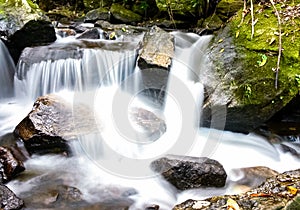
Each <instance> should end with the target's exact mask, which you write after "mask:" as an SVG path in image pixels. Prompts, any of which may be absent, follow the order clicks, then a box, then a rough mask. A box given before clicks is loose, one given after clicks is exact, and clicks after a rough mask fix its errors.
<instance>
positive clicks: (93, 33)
mask: <svg viewBox="0 0 300 210" xmlns="http://www.w3.org/2000/svg"><path fill="white" fill-rule="evenodd" d="M101 33H102V32H101V31H100V29H98V28H93V29H89V30H87V31H85V32H84V33H82V34H81V35H80V36H78V37H77V39H100V37H101Z"/></svg>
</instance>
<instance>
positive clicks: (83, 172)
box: [0, 32, 299, 210]
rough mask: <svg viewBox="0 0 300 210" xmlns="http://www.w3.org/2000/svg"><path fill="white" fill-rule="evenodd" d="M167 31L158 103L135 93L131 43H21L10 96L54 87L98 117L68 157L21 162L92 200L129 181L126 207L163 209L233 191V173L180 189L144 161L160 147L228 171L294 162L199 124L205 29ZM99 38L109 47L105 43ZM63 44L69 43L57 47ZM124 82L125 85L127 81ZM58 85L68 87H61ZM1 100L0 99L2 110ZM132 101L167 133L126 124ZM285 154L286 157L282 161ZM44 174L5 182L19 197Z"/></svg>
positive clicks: (259, 143)
mask: <svg viewBox="0 0 300 210" xmlns="http://www.w3.org/2000/svg"><path fill="white" fill-rule="evenodd" d="M173 35H174V36H175V43H176V47H175V57H174V59H173V63H172V67H171V71H170V73H169V80H168V84H166V85H167V88H166V90H165V92H166V93H165V103H164V105H161V104H160V105H158V106H157V104H155V105H153V103H148V102H149V101H152V102H153V99H152V98H150V99H149V98H148V99H147V100H144V97H145V96H142V97H141V96H140V94H139V93H140V89H141V86H142V85H141V84H140V82H139V81H138V80H140V79H141V77H140V76H141V75H140V73H141V72H140V71H141V70H139V69H138V68H136V67H135V61H136V57H137V52H136V50H135V48H134V47H132V46H131V47H129V48H126V47H123V48H124V49H122V50H121V49H120V47H119V48H116V49H117V50H118V51H113V50H109V49H110V48H115V47H116V46H117V45H118V44H113V42H103V41H102V42H99V43H101V44H99V43H98V42H96V41H89V42H87V41H74V40H71V41H68V42H65V41H63V39H60V40H59V42H57V43H54V44H53V45H52V46H51V47H50V48H49V49H50V50H49V52H48V54H44V55H43V56H41V57H43V59H40V58H39V59H37V60H36V61H34V60H30V59H33V58H34V56H30V55H32V54H31V53H41V52H43V53H45V49H44V48H38V49H39V50H40V51H39V50H37V48H35V50H32V51H30V49H27V50H25V51H24V52H23V55H22V56H23V57H22V58H21V60H20V62H19V64H18V69H17V71H16V75H15V90H16V93H17V94H20V93H23V94H20V95H19V96H20V97H19V98H16V100H20V99H21V98H23V97H24V98H29V99H30V100H31V101H30V103H27V105H29V107H30V106H32V104H31V103H32V102H33V101H32V100H34V99H35V98H36V97H38V96H40V95H43V94H46V93H53V92H57V94H59V95H61V96H63V97H64V98H65V99H67V100H69V101H70V102H71V103H74V104H76V103H84V104H85V105H88V106H89V107H91V108H92V109H93V112H94V116H95V118H96V120H97V121H99V125H101V126H99V128H98V129H99V130H98V132H95V133H90V134H89V135H83V136H78V140H79V141H73V142H72V148H73V150H74V154H75V156H74V157H70V158H65V157H61V156H35V157H32V158H31V159H29V160H28V161H27V162H26V163H25V166H26V170H27V171H30V170H32V171H39V172H41V171H42V172H43V173H45V174H50V175H51V176H54V177H57V178H58V179H63V180H66V177H70V178H69V179H67V180H66V182H67V183H68V185H70V186H74V187H76V188H78V189H79V190H80V191H81V192H82V194H83V196H84V198H85V200H87V201H88V202H90V203H96V202H101V201H104V200H105V195H102V196H101V195H99V193H95V191H97V190H103V188H104V189H105V187H106V186H112V185H113V186H123V187H130V188H134V189H135V191H136V193H132V194H133V195H131V196H129V197H130V198H132V199H133V200H134V201H135V202H134V204H132V205H131V207H130V209H132V210H135V209H145V207H147V206H150V205H151V204H158V205H159V206H160V209H162V210H164V209H166V210H169V209H171V208H172V207H173V206H174V205H175V204H176V203H178V202H182V201H184V200H186V199H190V198H204V197H208V196H212V195H217V194H224V193H233V192H234V191H232V188H231V186H230V183H231V182H234V180H235V179H236V177H234V176H233V175H231V174H230V173H229V177H228V180H229V181H228V183H229V184H228V186H225V187H224V188H221V189H219V190H216V189H213V190H212V189H202V190H200V189H195V190H187V191H183V192H178V191H177V190H174V188H173V187H172V186H171V185H170V184H169V183H167V182H165V181H164V180H162V179H161V178H160V176H157V175H156V174H155V173H153V172H152V171H151V170H150V168H149V164H150V163H151V161H152V160H154V159H157V158H159V157H161V156H164V155H165V154H169V153H171V154H179V155H191V156H196V157H197V156H202V155H203V154H208V155H209V157H210V158H213V159H216V160H218V161H220V162H221V163H222V164H223V165H224V167H225V170H226V171H227V172H229V171H230V170H231V169H232V168H241V167H247V166H257V165H265V166H268V167H270V168H273V169H275V170H278V171H280V172H283V171H285V170H289V169H293V164H294V166H295V168H298V165H299V162H298V161H297V160H296V159H294V158H293V157H292V156H290V155H288V154H281V153H279V152H278V151H277V150H276V148H275V147H274V146H272V145H270V144H269V143H267V142H266V141H265V140H264V139H262V138H261V137H258V136H255V135H253V134H250V135H244V134H237V133H232V132H224V131H219V130H214V129H209V128H200V129H198V125H199V117H200V110H199V109H200V108H199V107H201V103H202V100H203V86H202V85H201V83H199V82H198V81H199V78H198V77H197V75H199V72H200V71H201V69H202V68H203V67H204V66H205V65H204V60H205V54H204V53H203V52H204V49H205V48H206V47H207V45H208V42H209V40H210V38H211V37H209V36H204V37H200V36H198V35H196V34H191V33H181V32H174V33H173ZM119 44H124V43H119ZM91 45H92V46H93V47H90V46H91ZM95 45H97V47H95ZM87 46H89V47H87ZM99 46H101V47H102V48H101V47H99ZM103 46H106V47H107V49H106V47H104V49H103ZM126 46H127V45H126ZM133 46H134V44H133ZM121 48H122V47H121ZM47 49H48V48H47ZM62 49H67V50H66V51H64V52H63V54H59V51H61V50H62ZM126 49H129V50H126ZM65 52H68V54H67V55H66V54H64V53H65ZM56 53H58V54H59V55H60V56H58V55H56ZM52 56H56V57H55V58H54V57H52ZM1 59H3V58H0V60H1ZM137 81H138V82H137ZM124 84H125V87H126V88H124ZM128 84H129V86H130V88H127V85H128ZM64 89H67V91H61V90H64ZM128 90H130V91H128ZM77 91H79V92H77ZM67 93H68V94H67ZM70 93H71V94H70ZM69 96H71V97H70V98H68V97H69ZM2 105H3V104H1V106H2ZM10 106H12V107H13V108H16V107H19V109H22V110H25V111H26V112H29V111H30V108H29V107H28V106H27V107H28V108H25V109H24V106H23V105H21V104H18V103H17V104H12V105H10ZM7 107H9V106H8V105H5V107H4V108H5V110H6V108H7ZM134 107H139V108H144V109H146V110H151V111H152V112H154V113H156V114H157V115H158V116H159V117H161V118H162V119H164V120H165V122H166V130H165V133H163V134H162V135H161V136H159V138H154V139H153V138H149V139H147V136H146V137H145V135H144V134H143V133H142V132H140V131H139V130H138V129H136V127H134V126H132V125H133V123H132V121H131V120H130V116H129V113H130V111H131V109H132V108H134ZM4 108H3V109H2V107H1V110H0V111H1V113H3V112H5V110H4ZM23 112H24V111H23ZM1 113H0V114H1ZM18 114H19V113H18V112H17V111H15V112H13V111H12V112H11V113H9V114H7V115H5V117H4V118H3V119H2V120H1V121H0V123H1V125H0V126H2V124H5V123H6V124H9V126H7V127H5V128H4V127H0V135H3V134H5V133H9V132H12V131H13V127H14V126H15V125H16V124H17V123H18V122H19V121H20V119H19V118H20V117H19V118H18V120H19V121H15V120H13V121H10V119H11V118H15V117H16V115H18ZM145 138H146V141H145ZM208 146H209V147H208ZM207 150H210V151H209V152H207ZM284 162H285V163H286V162H289V163H290V164H289V165H288V164H282V163H284ZM53 174H54V175H53ZM43 178H44V177H43V175H40V176H36V177H33V178H31V179H29V180H25V181H19V180H14V181H11V182H10V183H9V184H8V186H9V187H10V188H11V189H12V190H13V191H14V192H15V193H16V194H17V195H21V197H22V196H25V195H26V194H28V193H29V192H30V191H32V189H34V187H35V186H36V185H37V184H39V183H41V180H43ZM99 186H100V187H99ZM101 192H103V191H101ZM104 192H105V190H104ZM25 202H26V201H25Z"/></svg>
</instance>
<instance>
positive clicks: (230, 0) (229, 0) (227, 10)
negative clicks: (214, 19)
mask: <svg viewBox="0 0 300 210" xmlns="http://www.w3.org/2000/svg"><path fill="white" fill-rule="evenodd" d="M243 6H244V1H243V0H220V2H219V3H218V4H217V6H216V15H217V16H219V18H221V19H222V20H223V21H227V20H228V19H229V18H230V17H232V16H233V15H234V14H235V13H236V12H238V11H239V10H240V9H241V8H243Z"/></svg>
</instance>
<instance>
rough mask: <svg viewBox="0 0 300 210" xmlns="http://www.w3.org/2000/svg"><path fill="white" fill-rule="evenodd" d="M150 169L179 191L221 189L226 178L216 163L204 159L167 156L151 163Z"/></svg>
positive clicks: (220, 166)
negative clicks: (202, 188)
mask: <svg viewBox="0 0 300 210" xmlns="http://www.w3.org/2000/svg"><path fill="white" fill-rule="evenodd" d="M151 168H152V169H153V170H154V171H155V172H158V173H160V174H161V175H162V176H163V177H164V178H165V179H166V180H167V181H168V182H170V183H171V184H173V185H174V186H175V187H176V188H177V189H179V190H186V189H192V188H199V187H223V186H224V185H225V182H226V178H227V174H226V172H225V170H224V168H223V166H222V165H221V164H220V163H219V162H218V161H216V160H212V159H209V158H205V157H202V158H196V157H187V156H173V155H168V156H166V157H163V158H160V159H158V160H155V161H153V162H152V163H151Z"/></svg>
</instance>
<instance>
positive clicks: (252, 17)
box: [250, 0, 255, 39]
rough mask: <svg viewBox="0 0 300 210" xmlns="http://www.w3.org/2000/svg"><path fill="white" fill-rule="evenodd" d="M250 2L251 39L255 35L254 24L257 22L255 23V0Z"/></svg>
mask: <svg viewBox="0 0 300 210" xmlns="http://www.w3.org/2000/svg"><path fill="white" fill-rule="evenodd" d="M250 4H251V6H250V7H251V8H250V9H251V39H252V38H253V36H254V25H255V23H254V12H253V10H254V9H253V0H250Z"/></svg>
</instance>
